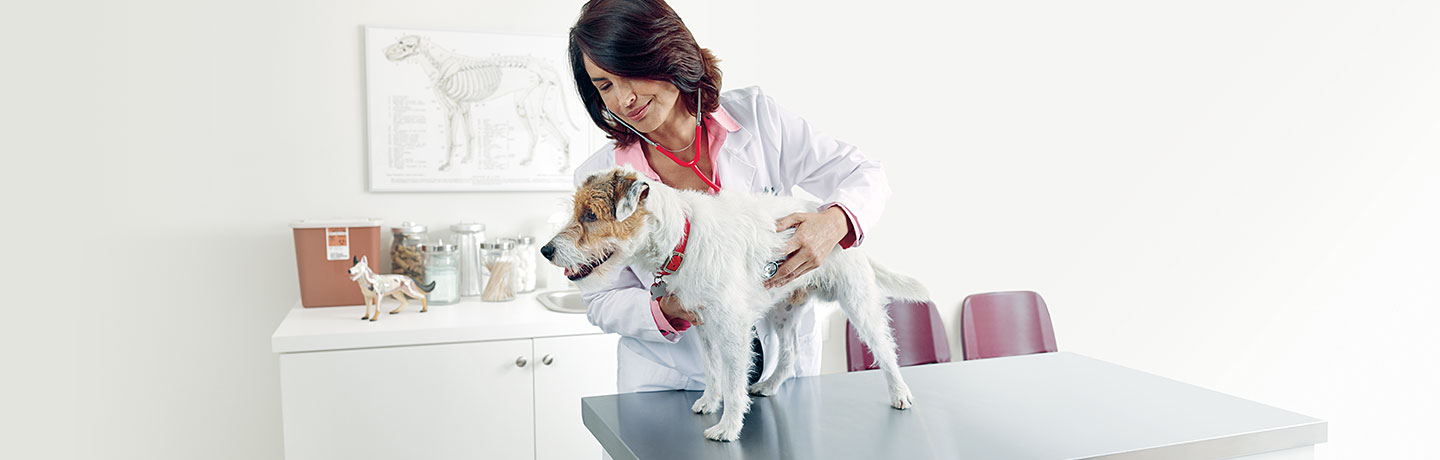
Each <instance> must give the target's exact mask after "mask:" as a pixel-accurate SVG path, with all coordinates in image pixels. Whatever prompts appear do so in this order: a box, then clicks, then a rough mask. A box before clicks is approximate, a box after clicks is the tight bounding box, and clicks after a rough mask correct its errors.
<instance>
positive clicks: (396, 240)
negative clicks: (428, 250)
mask: <svg viewBox="0 0 1440 460" xmlns="http://www.w3.org/2000/svg"><path fill="white" fill-rule="evenodd" d="M425 230H426V228H425V226H424V225H420V224H417V223H414V222H404V223H401V224H400V226H399V227H392V228H390V234H391V238H390V241H391V243H390V273H394V274H396V275H405V276H409V277H410V278H411V279H413V280H415V282H417V283H421V284H424V283H423V282H424V281H425V253H424V252H423V251H421V250H420V246H421V245H423V244H425Z"/></svg>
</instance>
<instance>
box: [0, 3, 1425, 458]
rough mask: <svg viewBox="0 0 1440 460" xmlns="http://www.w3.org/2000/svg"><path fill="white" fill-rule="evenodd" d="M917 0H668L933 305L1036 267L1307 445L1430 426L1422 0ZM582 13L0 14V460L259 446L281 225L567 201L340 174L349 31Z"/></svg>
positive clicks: (1093, 350) (1130, 340)
mask: <svg viewBox="0 0 1440 460" xmlns="http://www.w3.org/2000/svg"><path fill="white" fill-rule="evenodd" d="M942 3H943V2H912V3H903V2H900V3H896V2H891V3H886V4H885V6H886V8H881V7H877V6H876V3H874V2H857V1H844V2H836V1H829V2H759V1H743V2H695V1H683V2H682V1H678V0H677V1H676V9H677V10H678V11H679V12H680V13H681V14H682V16H684V17H685V18H687V22H688V23H689V24H690V25H691V27H692V28H693V29H694V31H695V33H696V35H697V36H698V38H699V39H700V40H701V42H702V44H703V45H704V46H707V47H709V48H712V49H713V50H714V51H715V52H716V53H717V54H718V55H719V56H720V57H721V58H722V59H723V60H724V63H723V66H724V68H725V70H726V79H725V80H726V86H727V87H730V88H736V87H740V86H746V85H750V84H762V85H763V86H764V87H765V88H766V90H767V91H768V92H769V93H770V94H771V95H773V96H774V97H775V98H776V99H777V100H778V101H779V102H781V103H782V104H785V105H787V106H789V107H790V108H792V109H794V110H795V111H797V112H799V113H801V114H803V115H804V116H806V117H808V118H809V119H810V120H811V121H813V122H814V123H816V124H817V125H818V126H821V127H823V128H824V129H826V130H827V131H830V132H832V133H834V134H836V135H837V136H838V137H840V138H842V139H846V140H848V141H851V142H852V143H855V144H857V145H859V146H860V147H861V148H862V149H864V150H865V151H866V152H868V153H869V154H871V155H872V156H874V157H876V158H879V159H881V160H883V161H884V162H885V164H886V167H887V170H888V171H889V174H890V177H891V181H892V183H893V184H894V188H895V196H894V198H893V199H892V200H891V203H890V208H889V211H888V212H887V214H886V216H885V224H884V226H883V227H880V228H876V229H872V233H871V236H870V239H869V240H868V241H867V249H868V250H869V251H870V252H871V253H872V254H873V255H875V256H876V257H877V258H879V259H881V260H884V261H886V262H888V264H889V265H892V266H894V267H897V268H900V269H902V270H904V271H906V272H908V273H911V274H913V275H915V276H917V277H919V278H920V279H922V281H925V282H926V283H927V284H929V285H930V286H931V288H932V290H933V291H934V292H935V294H936V299H937V301H938V302H939V303H940V304H942V305H943V306H944V307H945V309H946V312H947V314H953V311H954V310H953V309H954V306H955V305H956V304H958V303H959V301H960V300H961V299H962V298H963V297H964V296H965V295H967V294H970V293H976V292H984V291H993V290H1008V289H1031V290H1035V291H1038V292H1040V293H1041V294H1042V295H1044V296H1045V298H1046V300H1047V301H1048V302H1049V303H1050V307H1051V313H1052V315H1053V317H1054V323H1055V326H1056V329H1057V334H1058V336H1059V345H1060V347H1061V349H1062V350H1067V351H1074V352H1079V353H1083V354H1087V355H1090V356H1094V357H1097V358H1101V359H1104V360H1108V361H1112V362H1116V363H1119V364H1123V365H1127V366H1131V367H1135V368H1138V369H1141V370H1145V371H1149V372H1153V373H1156V374H1160V375H1164V376H1167V377H1172V378H1175V379H1179V380H1182V381H1185V382H1190V383H1194V384H1197V385H1201V386H1204V387H1208V388H1212V389H1216V390H1219V391H1223V392H1226V393H1231V394H1234V395H1237V396H1241V397H1245V398H1250V399H1254V400H1257V401H1261V402H1264V403H1268V404H1272V405H1276V406H1279V407H1283V408H1286V409H1290V410H1294V411H1297V412H1301V413H1305V414H1308V415H1312V416H1315V417H1319V418H1323V419H1326V420H1329V421H1330V422H1331V428H1330V430H1331V431H1330V433H1331V440H1332V441H1331V442H1330V443H1328V444H1326V445H1323V446H1321V447H1320V448H1319V449H1317V452H1318V454H1319V455H1320V456H1321V458H1327V459H1330V458H1334V459H1339V458H1415V457H1419V456H1422V455H1425V454H1427V453H1429V452H1431V451H1432V450H1433V449H1425V450H1422V447H1423V446H1422V444H1421V439H1424V438H1428V435H1431V434H1433V432H1434V431H1435V430H1434V428H1437V424H1436V423H1434V422H1433V421H1431V417H1430V415H1431V414H1434V413H1436V412H1437V410H1440V404H1437V400H1436V398H1435V396H1434V393H1433V392H1431V391H1426V390H1428V389H1429V388H1431V387H1434V386H1436V384H1437V376H1440V369H1437V364H1436V363H1437V362H1440V361H1437V360H1436V359H1435V358H1434V357H1433V356H1432V355H1431V353H1432V352H1433V351H1434V350H1436V349H1437V339H1436V337H1437V336H1436V334H1434V333H1432V332H1431V327H1430V326H1431V325H1432V324H1434V323H1435V321H1436V320H1437V319H1440V313H1437V312H1440V309H1437V307H1440V294H1437V293H1436V290H1435V289H1434V286H1435V281H1436V279H1437V275H1440V267H1437V262H1436V261H1437V260H1440V243H1437V242H1436V240H1435V235H1440V217H1437V211H1440V180H1437V179H1440V85H1437V84H1436V83H1435V82H1437V81H1440V28H1437V27H1435V24H1436V23H1437V21H1440V4H1435V3H1433V2H1425V1H1408V2H1407V1H1374V2H1337V1H1321V2H1317V1H1299V0H1290V1H1261V2H1255V1H1246V2H1241V1H1219V2H1188V3H1181V2H1144V1H1100V2H1065V1H1039V2H985V3H979V2H964V3H959V4H948V3H946V4H948V5H949V6H939V5H941V4H942ZM576 11H578V2H573V1H563V2H561V1H530V2H496V1H408V2H373V1H372V2H317V1H295V2H289V1H271V2H255V1H227V2H181V1H174V2H158V1H146V2H98V1H91V2H73V3H60V2H45V3H41V2H31V3H30V4H25V5H14V6H11V5H7V6H4V7H3V10H0V13H3V14H0V18H3V19H0V39H3V42H4V43H5V44H6V45H7V46H6V49H7V51H8V52H7V53H6V56H7V57H6V60H5V61H4V64H0V65H3V66H4V72H0V73H3V74H4V75H3V76H0V78H3V79H4V82H3V83H4V84H3V85H0V91H3V93H0V95H3V96H4V99H3V100H5V101H7V102H4V105H5V108H4V109H3V110H0V116H3V118H0V122H3V123H0V126H4V127H5V128H4V129H5V131H7V132H6V134H5V135H4V136H3V137H4V138H3V139H0V145H3V147H0V149H3V151H4V152H5V153H4V159H5V166H4V168H3V171H4V172H3V178H4V181H3V183H4V185H3V187H4V189H3V191H4V192H6V193H5V194H6V202H7V204H6V205H5V206H6V207H5V211H6V212H5V215H7V216H8V217H7V218H6V225H4V227H5V230H4V231H5V241H7V242H10V243H11V244H12V247H13V248H14V249H15V251H14V252H12V257H13V259H12V261H11V262H12V263H10V264H7V265H8V266H7V267H6V268H5V270H6V271H5V273H6V275H7V276H6V278H7V279H17V277H18V279H22V280H27V281H26V282H24V283H21V285H22V286H26V287H23V288H21V289H19V290H16V291H11V292H12V293H13V294H12V296H11V297H10V298H9V299H8V300H10V302H9V303H10V305H8V307H9V309H8V312H9V313H11V315H10V316H9V317H8V318H7V320H8V321H5V326H4V327H5V329H4V334H0V340H3V342H0V345H4V349H5V350H6V353H5V367H6V368H8V369H13V372H11V371H9V370H7V372H6V373H5V378H4V379H0V380H4V383H3V384H0V385H4V387H0V390H3V391H0V394H4V395H5V396H4V398H5V399H4V404H5V407H6V408H5V409H3V410H0V412H4V413H6V416H5V417H3V419H4V422H3V423H4V425H3V426H0V432H3V433H5V436H6V438H7V439H8V440H7V441H5V442H0V456H3V457H6V458H10V457H15V458H36V457H42V458H44V457H48V458H137V459H139V458H145V459H155V458H173V459H188V458H234V459H257V458H280V457H281V453H282V450H281V428H280V412H279V394H278V391H279V389H278V375H277V366H276V359H275V357H274V355H272V354H270V353H269V336H270V334H271V333H272V332H273V330H274V328H275V326H276V325H277V324H278V323H279V321H280V319H281V318H282V317H283V315H284V313H285V310H286V309H287V308H289V307H290V306H291V305H292V304H293V302H294V299H295V298H296V297H297V295H298V290H297V287H296V283H295V279H294V277H295V268H294V257H293V252H292V247H291V242H290V235H289V229H288V227H287V223H288V222H289V221H290V220H293V219H299V218H306V217H323V216H338V215H368V216H375V217H379V218H383V219H385V220H386V221H387V224H391V223H397V222H399V221H400V220H402V219H413V220H418V221H422V222H427V223H432V224H435V225H440V224H447V223H450V222H453V221H456V220H458V219H460V218H469V217H474V218H479V219H482V220H483V221H485V222H486V223H488V224H489V225H490V228H491V232H492V233H493V234H499V233H517V232H532V233H533V232H536V231H538V230H539V229H540V227H541V223H542V222H543V219H544V215H543V214H542V213H540V212H538V211H537V210H538V209H546V208H548V207H549V206H550V205H552V204H553V203H555V202H556V200H559V199H561V198H562V195H561V194H556V193H524V194H494V193H488V194H487V193H450V194H436V193H417V194H376V193H368V192H366V191H365V178H364V172H365V168H364V158H365V154H364V150H363V147H364V141H363V139H364V118H363V107H362V103H361V101H362V97H363V87H362V71H363V64H362V59H361V53H360V45H361V36H362V35H361V29H360V26H361V25H364V24H383V25H399V26H412V27H446V28H466V29H477V30H487V31H495V32H520V33H552V34H561V33H564V31H565V30H566V28H567V27H568V26H569V25H570V23H571V22H572V21H573V19H574V17H575V13H576ZM760 11H763V13H759V12H760ZM387 226H388V225H387ZM105 266H109V267H116V268H118V269H119V272H120V273H118V274H114V275H111V274H108V273H105V272H102V271H100V270H99V269H98V268H92V267H105ZM32 286H33V287H32ZM946 319H947V320H950V319H954V317H953V316H950V317H947V318H946ZM952 338H953V337H952ZM957 356H958V355H957ZM423 388H424V382H415V387H414V388H409V389H400V390H398V391H423ZM15 414H22V415H21V416H16V415H15Z"/></svg>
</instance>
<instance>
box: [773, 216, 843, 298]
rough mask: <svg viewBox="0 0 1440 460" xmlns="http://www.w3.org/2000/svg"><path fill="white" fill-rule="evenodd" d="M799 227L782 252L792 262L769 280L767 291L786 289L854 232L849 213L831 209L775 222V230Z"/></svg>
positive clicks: (816, 265)
mask: <svg viewBox="0 0 1440 460" xmlns="http://www.w3.org/2000/svg"><path fill="white" fill-rule="evenodd" d="M791 227H794V228H795V234H794V235H793V236H791V237H790V239H789V240H787V241H786V242H785V247H784V249H782V250H781V252H783V253H785V254H788V255H789V257H790V258H789V259H787V260H785V263H784V264H781V265H780V269H779V270H777V271H775V275H774V276H771V277H770V279H768V280H765V288H766V289H772V288H775V287H778V286H784V285H785V284H786V283H789V282H790V281H791V280H793V279H795V278H797V277H799V276H800V275H804V274H805V273H808V272H809V271H810V270H814V269H815V268H816V267H819V266H820V263H821V262H824V261H825V257H827V256H829V255H830V251H832V250H834V249H835V245H836V244H838V243H840V239H842V238H845V235H846V234H847V233H850V224H849V221H848V220H847V219H846V218H845V211H844V210H843V209H840V207H839V206H831V207H830V208H829V209H826V210H824V211H820V212H797V213H794V214H791V215H788V216H785V217H782V218H780V220H777V221H775V231H777V232H778V231H783V230H785V229H787V228H791Z"/></svg>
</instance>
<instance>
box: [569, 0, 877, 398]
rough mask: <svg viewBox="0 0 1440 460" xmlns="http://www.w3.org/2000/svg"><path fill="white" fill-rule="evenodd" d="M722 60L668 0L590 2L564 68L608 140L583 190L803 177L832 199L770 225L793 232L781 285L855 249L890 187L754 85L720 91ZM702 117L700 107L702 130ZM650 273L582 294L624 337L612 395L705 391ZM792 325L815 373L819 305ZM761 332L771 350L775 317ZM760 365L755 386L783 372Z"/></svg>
mask: <svg viewBox="0 0 1440 460" xmlns="http://www.w3.org/2000/svg"><path fill="white" fill-rule="evenodd" d="M717 62H718V60H717V59H715V57H714V56H713V55H711V54H710V51H709V50H707V49H703V48H700V46H699V45H698V44H697V43H696V42H695V39H694V37H693V36H692V35H691V34H690V31H689V29H687V28H686V27H685V25H684V23H683V22H681V20H680V18H679V17H678V16H677V15H676V14H675V12H674V10H672V9H670V7H669V6H668V5H666V4H665V3H664V2H663V1H661V0H593V1H590V2H587V3H586V4H585V6H583V7H582V9H581V14H580V19H579V20H578V21H576V24H575V26H574V27H572V28H571V30H570V64H571V68H572V71H573V72H574V76H575V82H576V87H577V89H578V90H579V93H580V97H581V100H582V101H583V103H584V105H585V108H586V111H587V112H588V113H589V114H590V118H591V119H592V120H593V121H594V122H595V124H596V125H597V126H599V127H600V129H601V130H603V131H605V133H606V134H607V135H608V137H610V138H611V139H613V140H614V141H613V142H611V143H609V144H607V145H606V146H604V147H602V148H601V149H600V150H599V151H597V152H595V154H594V155H592V156H591V157H590V158H589V159H588V160H586V161H585V162H584V163H583V164H582V165H581V166H580V167H579V169H577V170H576V172H575V181H576V185H579V183H580V181H581V180H582V179H584V178H585V177H586V176H587V175H589V174H590V173H593V172H596V171H600V170H604V169H608V168H611V167H614V166H617V165H630V166H631V167H633V168H635V169H636V170H638V171H640V172H641V173H643V174H645V175H646V176H649V177H650V178H651V179H652V180H659V181H661V182H663V183H665V184H666V185H669V186H671V187H675V188H683V189H691V190H700V191H709V192H711V193H714V192H716V191H718V189H719V188H720V187H723V188H725V189H738V190H745V191H751V192H761V193H778V194H782V195H789V194H790V192H791V189H792V187H794V186H799V187H800V188H801V189H804V190H805V191H806V192H808V193H810V194H812V195H814V196H816V197H819V198H821V200H822V201H823V202H824V203H825V204H824V205H822V206H820V207H819V208H818V209H816V210H815V212H809V213H796V214H792V215H790V216H787V217H785V218H782V219H780V220H779V221H778V222H777V223H776V228H777V230H779V229H784V228H790V227H795V228H796V230H795V234H794V236H793V237H792V238H791V239H790V240H789V242H788V243H787V245H786V247H785V250H786V251H787V253H788V254H790V256H789V258H788V259H787V260H786V261H785V263H784V264H782V265H781V266H780V268H779V270H778V271H777V272H776V274H775V275H774V276H773V277H772V278H770V279H769V280H768V281H767V285H770V286H776V285H782V284H784V283H786V282H789V281H790V280H791V279H793V278H795V277H796V276H799V275H800V274H802V273H805V272H807V271H809V270H812V269H814V268H815V267H816V266H818V265H819V264H820V263H821V261H823V260H824V258H825V256H826V255H828V254H829V253H830V251H831V250H833V248H834V247H835V246H836V245H837V244H838V245H840V246H841V247H842V248H850V247H854V246H857V245H859V244H860V242H861V241H863V239H864V230H865V229H868V228H873V227H874V225H875V224H876V222H877V221H878V219H879V217H880V214H881V212H882V211H883V210H884V207H885V200H886V199H888V198H889V196H890V187H889V183H888V182H887V180H886V178H885V173H884V171H883V170H882V169H881V165H880V163H879V162H877V161H875V160H872V159H870V158H867V157H866V156H865V155H864V154H863V153H861V152H860V151H859V150H857V149H856V148H855V147H853V146H851V145H849V144H846V143H844V142H840V141H838V140H836V139H834V138H832V137H830V136H828V135H826V134H824V133H822V132H820V131H819V130H817V129H816V128H815V127H814V126H812V125H810V124H809V123H807V122H806V121H805V120H804V119H803V118H800V117H799V116H797V115H796V114H794V113H791V112H789V111H787V110H785V109H784V108H782V107H780V106H779V105H777V104H776V103H775V102H774V101H773V100H772V99H771V98H770V97H769V96H767V95H765V94H764V93H763V92H761V90H760V89H759V88H758V87H749V88H744V89H739V90H733V91H727V92H724V93H721V92H720V70H719V68H718V67H717V66H716V63H717ZM697 113H703V114H704V117H703V118H702V120H703V123H701V124H699V125H700V126H699V127H698V128H697V120H696V114H697ZM627 125H628V126H627ZM691 164H693V166H690V165H691ZM684 269H685V267H684V266H683V265H682V266H681V268H680V270H684ZM653 281H654V273H649V272H645V271H643V270H639V271H637V270H636V269H634V268H633V267H632V268H626V269H624V270H622V271H620V272H619V273H618V275H617V276H616V277H615V279H614V280H612V282H611V283H610V284H609V286H608V287H606V288H603V289H596V290H587V291H586V292H584V293H583V299H584V301H585V304H586V305H587V306H588V307H589V318H590V322H591V323H594V324H595V325H596V326H599V327H600V328H601V329H602V330H604V331H606V332H612V333H617V334H619V335H620V336H621V339H620V344H619V350H618V355H619V356H618V361H619V369H618V371H619V372H618V374H619V377H618V379H617V385H618V390H619V391H620V392H622V393H623V392H636V391H655V390H681V389H683V390H701V389H704V386H705V370H704V365H703V361H702V360H701V357H700V346H699V340H695V339H693V338H690V339H688V340H687V338H686V334H685V333H684V331H685V330H686V329H688V328H689V327H690V325H691V323H690V322H691V321H694V320H695V318H694V317H693V316H691V315H689V314H688V313H687V312H685V311H683V310H682V309H681V308H680V306H679V305H677V304H676V301H675V300H674V297H673V296H665V297H663V298H661V299H660V300H659V301H654V300H652V299H651V296H650V289H649V288H650V287H651V284H652V283H653ZM701 307H703V306H701ZM797 320H798V321H799V324H800V327H799V341H798V343H797V348H798V349H797V350H796V351H797V359H796V362H795V366H796V375H798V376H807V375H816V374H818V373H819V370H820V340H819V334H818V333H817V331H816V320H815V308H814V306H813V305H812V306H810V307H809V308H804V313H803V314H802V315H801V316H799V317H798V318H797ZM755 329H756V336H757V337H758V340H756V342H758V344H756V345H758V348H759V349H760V350H774V349H776V348H775V347H776V346H778V339H777V337H776V335H775V332H774V330H773V329H772V328H771V327H770V325H769V324H767V323H765V322H764V321H762V322H761V324H758V325H756V328H755ZM752 348H753V347H752ZM761 356H763V353H762V354H761ZM761 361H763V367H764V368H763V370H762V372H760V373H758V374H754V373H753V372H754V371H753V370H752V376H751V381H754V380H756V379H757V378H764V377H768V376H769V375H770V374H771V373H773V372H774V371H775V369H774V366H775V364H774V361H775V360H774V359H763V360H761Z"/></svg>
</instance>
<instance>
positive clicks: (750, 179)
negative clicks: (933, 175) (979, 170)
mask: <svg viewBox="0 0 1440 460" xmlns="http://www.w3.org/2000/svg"><path fill="white" fill-rule="evenodd" d="M720 105H721V106H722V107H724V108H725V111H726V112H728V113H729V114H730V116H731V117H732V118H734V119H735V121H736V122H737V123H738V124H739V126H740V127H739V129H738V130H736V131H733V132H730V133H728V134H727V136H726V139H725V144H724V147H722V148H721V150H720V152H719V153H718V154H717V155H716V156H715V161H716V169H718V171H719V183H720V186H721V187H723V188H725V189H726V190H731V189H735V190H749V191H753V192H768V191H772V190H773V191H776V192H778V193H780V194H783V195H789V194H790V191H791V187H792V186H796V185H798V186H800V188H802V189H804V190H805V191H806V192H808V193H810V194H812V195H815V196H816V197H819V198H821V200H823V202H825V203H832V202H834V203H841V204H844V205H845V207H846V208H848V209H849V210H850V212H851V213H852V214H854V216H855V218H856V219H857V220H859V221H860V222H859V223H860V226H861V228H862V229H872V228H874V226H875V223H876V221H878V219H879V217H880V213H881V212H882V211H883V210H884V207H885V200H886V199H888V198H889V197H890V186H889V182H888V181H887V180H886V178H885V173H884V171H883V170H882V169H881V164H880V162H878V161H875V160H872V159H870V158H867V157H866V156H865V155H864V154H863V153H861V152H860V151H859V150H858V149H856V148H855V147H854V146H851V145H849V144H846V143H844V142H840V141H838V140H835V139H834V138H832V137H830V136H828V135H826V134H824V133H821V132H820V131H818V130H816V129H815V128H814V127H813V126H811V125H810V124H809V123H807V122H806V121H805V120H804V119H802V118H800V117H799V116H797V115H795V114H794V113H791V112H789V111H787V110H785V109H783V108H781V107H779V106H777V105H776V104H775V102H774V101H773V100H772V99H771V98H770V97H769V96H766V95H765V94H763V93H762V92H761V91H760V88H759V87H754V86H752V87H749V88H744V89H739V90H733V91H727V92H725V93H723V94H721V95H720ZM614 147H615V146H614V142H611V143H609V144H607V145H606V146H605V147H602V148H601V149H600V150H599V151H597V152H595V154H594V155H592V156H591V157H590V158H589V159H588V160H586V161H585V163H583V164H581V165H580V167H579V168H578V169H577V170H576V172H575V183H576V185H577V186H578V185H579V184H580V182H581V181H582V180H583V179H584V178H585V177H586V176H588V175H589V174H590V173H593V172H596V171H601V170H605V169H609V168H611V167H614V166H615V150H614ZM681 269H682V270H683V269H684V268H683V266H682V268H681ZM652 282H654V273H651V272H648V271H645V270H643V269H641V270H636V269H635V268H634V267H627V268H625V269H624V270H621V271H620V272H618V273H617V274H616V275H615V278H614V280H612V283H611V284H610V285H609V286H608V287H605V288H602V289H596V290H589V291H585V292H583V293H582V298H583V300H584V302H585V304H586V305H587V306H588V307H589V311H588V316H589V319H590V322H591V323H593V324H595V325H596V326H599V327H600V329H601V330H604V331H605V332H610V333H616V334H619V335H620V336H621V338H620V344H619V346H618V350H617V354H618V365H619V369H618V371H619V372H618V374H619V375H618V378H617V382H616V384H617V387H618V391H620V392H621V393H629V392H637V391H656V390H680V389H683V390H703V389H704V388H705V368H704V363H703V361H702V359H701V357H700V345H699V343H700V341H699V340H696V339H695V338H691V337H687V335H693V334H691V333H690V331H685V332H681V333H680V334H679V336H678V337H676V338H675V340H674V341H673V342H672V341H671V340H669V339H666V338H665V336H663V335H661V334H660V331H659V329H658V328H657V327H656V325H655V319H654V317H653V316H651V312H650V291H649V287H650V284H651V283H652ZM811 302H812V303H813V302H816V301H815V300H812V301H811ZM804 310H805V311H804V313H803V314H801V316H799V317H797V318H796V321H797V323H798V324H799V325H800V326H799V329H798V335H799V340H798V343H797V350H796V363H795V367H796V375H799V376H807V375H817V374H819V371H820V336H819V334H818V333H817V327H816V320H815V310H816V309H815V308H814V305H810V306H809V307H807V308H804ZM756 332H757V333H758V334H759V336H760V339H761V346H762V347H763V348H764V350H765V369H764V371H763V373H762V374H761V375H762V378H764V377H768V376H770V374H771V373H773V372H774V371H775V361H776V360H777V359H778V358H777V357H776V356H775V355H774V354H772V353H773V352H772V350H776V347H777V346H779V345H778V344H779V342H778V337H777V336H776V334H775V331H774V329H773V328H771V327H770V325H769V324H768V323H767V322H766V321H761V322H760V324H757V325H756Z"/></svg>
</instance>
